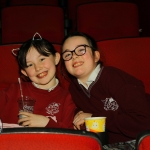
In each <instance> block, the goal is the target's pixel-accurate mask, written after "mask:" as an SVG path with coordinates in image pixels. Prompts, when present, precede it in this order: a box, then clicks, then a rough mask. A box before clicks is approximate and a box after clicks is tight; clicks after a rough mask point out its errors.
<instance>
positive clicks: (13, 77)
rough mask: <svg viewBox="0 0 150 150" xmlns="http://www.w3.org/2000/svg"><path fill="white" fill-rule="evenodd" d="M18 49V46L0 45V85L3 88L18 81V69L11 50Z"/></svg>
mask: <svg viewBox="0 0 150 150" xmlns="http://www.w3.org/2000/svg"><path fill="white" fill-rule="evenodd" d="M19 47H20V44H12V45H0V53H1V55H0V85H1V86H2V84H3V87H5V86H7V84H10V83H12V82H17V81H18V77H19V67H18V64H17V61H16V58H15V56H14V55H13V54H12V51H11V50H12V49H16V48H19Z"/></svg>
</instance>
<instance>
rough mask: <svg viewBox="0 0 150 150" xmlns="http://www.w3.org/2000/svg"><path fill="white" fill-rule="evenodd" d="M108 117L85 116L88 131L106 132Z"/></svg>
mask: <svg viewBox="0 0 150 150" xmlns="http://www.w3.org/2000/svg"><path fill="white" fill-rule="evenodd" d="M105 125H106V117H89V118H85V126H86V130H87V131H91V132H105Z"/></svg>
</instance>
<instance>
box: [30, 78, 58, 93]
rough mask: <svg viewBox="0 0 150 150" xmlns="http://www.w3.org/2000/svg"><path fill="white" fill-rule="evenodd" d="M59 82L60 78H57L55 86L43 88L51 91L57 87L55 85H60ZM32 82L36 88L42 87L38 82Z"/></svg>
mask: <svg viewBox="0 0 150 150" xmlns="http://www.w3.org/2000/svg"><path fill="white" fill-rule="evenodd" d="M58 83H59V80H58V79H57V78H56V84H55V85H54V86H53V87H51V88H48V89H42V90H48V92H50V91H52V90H54V89H55V87H56V86H57V85H58ZM32 84H33V85H34V86H35V87H36V88H38V89H41V88H40V87H39V85H38V84H37V83H34V82H32Z"/></svg>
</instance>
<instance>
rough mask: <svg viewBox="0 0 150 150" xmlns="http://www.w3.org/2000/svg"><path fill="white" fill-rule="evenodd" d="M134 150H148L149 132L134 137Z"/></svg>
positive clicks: (149, 144)
mask: <svg viewBox="0 0 150 150" xmlns="http://www.w3.org/2000/svg"><path fill="white" fill-rule="evenodd" d="M135 149H136V150H150V130H146V131H142V132H140V133H139V134H138V135H137V137H136V143H135Z"/></svg>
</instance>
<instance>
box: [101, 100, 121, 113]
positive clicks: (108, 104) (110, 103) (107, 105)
mask: <svg viewBox="0 0 150 150" xmlns="http://www.w3.org/2000/svg"><path fill="white" fill-rule="evenodd" d="M102 102H103V103H104V109H105V110H113V111H115V110H117V109H118V107H119V105H118V104H117V102H116V101H115V100H114V99H113V98H112V97H110V98H106V99H105V100H102Z"/></svg>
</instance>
